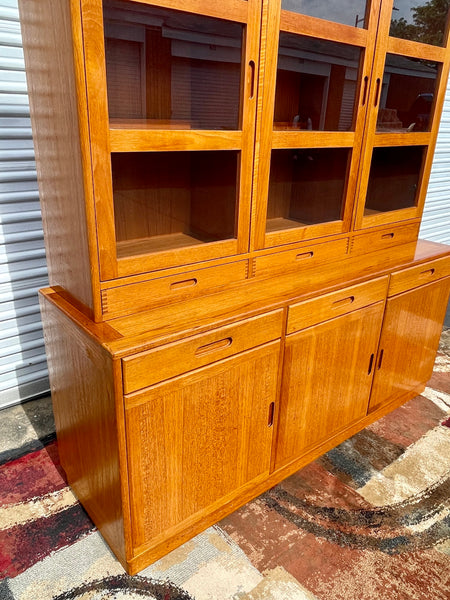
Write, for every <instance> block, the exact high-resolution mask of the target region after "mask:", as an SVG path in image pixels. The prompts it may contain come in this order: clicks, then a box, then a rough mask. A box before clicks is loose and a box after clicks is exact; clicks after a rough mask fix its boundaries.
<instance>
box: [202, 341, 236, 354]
mask: <svg viewBox="0 0 450 600" xmlns="http://www.w3.org/2000/svg"><path fill="white" fill-rule="evenodd" d="M232 343H233V338H231V337H227V338H224V339H223V340H218V341H217V342H211V343H210V344H205V345H204V346H200V348H197V350H196V351H195V356H204V355H205V354H210V353H211V352H217V351H218V350H224V349H225V348H228V347H229V346H231V344H232Z"/></svg>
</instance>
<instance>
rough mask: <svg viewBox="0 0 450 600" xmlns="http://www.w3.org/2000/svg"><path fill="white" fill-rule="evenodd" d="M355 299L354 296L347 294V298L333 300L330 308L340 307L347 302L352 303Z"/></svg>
mask: <svg viewBox="0 0 450 600" xmlns="http://www.w3.org/2000/svg"><path fill="white" fill-rule="evenodd" d="M354 301H355V296H347V298H341V299H340V300H335V301H334V302H333V304H332V305H331V307H332V308H341V306H347V305H348V304H352V303H353V302H354Z"/></svg>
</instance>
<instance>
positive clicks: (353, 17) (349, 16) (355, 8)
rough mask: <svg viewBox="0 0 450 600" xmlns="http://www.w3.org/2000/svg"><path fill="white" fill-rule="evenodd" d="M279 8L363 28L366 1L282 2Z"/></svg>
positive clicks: (305, 0)
mask: <svg viewBox="0 0 450 600" xmlns="http://www.w3.org/2000/svg"><path fill="white" fill-rule="evenodd" d="M281 8H282V9H283V10H290V11H291V12H296V13H300V14H302V15H309V16H310V17H318V18H319V19H326V20H327V21H334V22H335V23H343V24H344V25H352V26H354V27H365V12H366V0H341V1H340V2H336V0H334V2H333V1H331V0H282V2H281Z"/></svg>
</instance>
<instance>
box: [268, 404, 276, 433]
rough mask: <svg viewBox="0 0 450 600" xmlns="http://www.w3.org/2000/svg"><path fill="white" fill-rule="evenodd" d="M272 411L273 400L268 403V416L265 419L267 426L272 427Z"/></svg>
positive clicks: (273, 406) (273, 409)
mask: <svg viewBox="0 0 450 600" xmlns="http://www.w3.org/2000/svg"><path fill="white" fill-rule="evenodd" d="M274 412H275V402H271V403H270V404H269V418H268V420H267V426H268V427H272V425H273V415H274Z"/></svg>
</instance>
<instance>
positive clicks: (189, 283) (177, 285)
mask: <svg viewBox="0 0 450 600" xmlns="http://www.w3.org/2000/svg"><path fill="white" fill-rule="evenodd" d="M197 283H198V280H197V279H196V278H195V277H193V278H192V279H184V280H183V281H175V282H174V283H171V284H170V289H171V290H174V291H176V290H180V289H182V288H189V287H194V286H195V285H197Z"/></svg>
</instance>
